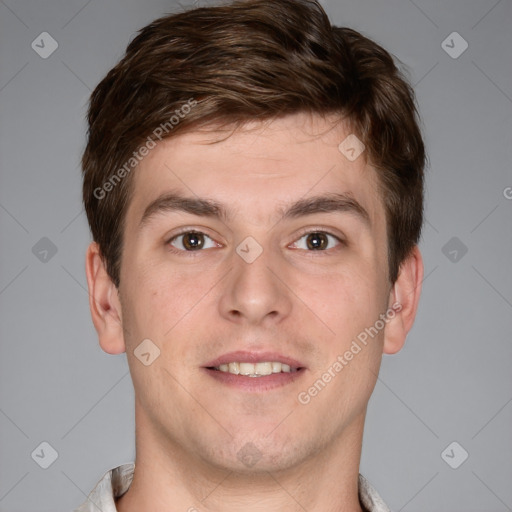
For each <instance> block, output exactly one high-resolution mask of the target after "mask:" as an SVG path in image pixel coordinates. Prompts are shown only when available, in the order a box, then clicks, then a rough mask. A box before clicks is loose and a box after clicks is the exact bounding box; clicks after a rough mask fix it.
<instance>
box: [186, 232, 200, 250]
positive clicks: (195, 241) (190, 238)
mask: <svg viewBox="0 0 512 512" xmlns="http://www.w3.org/2000/svg"><path fill="white" fill-rule="evenodd" d="M203 245H204V236H203V235H202V234H201V233H187V234H186V235H185V236H184V237H183V246H184V247H185V249H187V250H189V251H194V250H197V249H201V247H202V246H203Z"/></svg>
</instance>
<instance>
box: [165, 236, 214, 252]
mask: <svg viewBox="0 0 512 512" xmlns="http://www.w3.org/2000/svg"><path fill="white" fill-rule="evenodd" d="M169 244H171V245H172V246H173V247H174V248H176V249H179V250H180V251H199V250H201V249H211V248H213V247H218V246H219V245H218V244H217V243H216V242H215V241H214V240H212V239H211V238H210V237H209V236H208V235H205V234H204V233H201V232H200V231H187V232H186V233H182V234H181V235H177V236H175V237H173V238H171V239H170V240H169Z"/></svg>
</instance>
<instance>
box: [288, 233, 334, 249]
mask: <svg viewBox="0 0 512 512" xmlns="http://www.w3.org/2000/svg"><path fill="white" fill-rule="evenodd" d="M340 243H341V242H340V239H339V238H338V237H336V236H334V235H330V234H329V233H325V232H324V231H313V232H311V233H306V234H305V235H303V236H301V237H300V238H299V239H298V240H297V241H296V242H294V243H293V244H292V245H291V247H292V248H293V249H304V250H309V251H325V250H326V249H332V248H333V247H336V246H337V245H339V244H340Z"/></svg>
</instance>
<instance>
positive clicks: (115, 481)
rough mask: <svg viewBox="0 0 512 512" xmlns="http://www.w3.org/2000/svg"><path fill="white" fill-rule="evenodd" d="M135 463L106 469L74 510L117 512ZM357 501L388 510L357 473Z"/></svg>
mask: <svg viewBox="0 0 512 512" xmlns="http://www.w3.org/2000/svg"><path fill="white" fill-rule="evenodd" d="M134 469H135V464H134V463H133V462H132V463H130V464H123V465H121V466H118V467H117V468H114V469H111V470H110V471H108V472H107V473H106V474H105V475H104V476H103V478H102V479H101V480H100V481H99V482H98V483H97V484H96V487H95V488H94V489H93V490H92V491H91V493H90V494H89V497H88V498H87V501H86V502H85V503H84V504H83V505H81V506H80V507H78V508H77V509H75V510H74V512H98V510H101V512H117V509H116V505H115V499H116V498H119V497H121V496H122V495H123V494H124V493H125V492H126V491H127V490H128V489H129V487H130V484H131V483H132V480H133V472H134ZM359 501H360V502H361V504H362V505H363V507H364V508H365V509H366V512H390V510H389V508H388V507H387V506H386V504H385V503H384V502H383V501H382V498H381V497H380V496H379V494H378V493H377V491H376V490H375V489H374V488H373V487H372V486H371V485H370V483H369V482H368V480H366V478H364V476H363V475H361V474H360V475H359Z"/></svg>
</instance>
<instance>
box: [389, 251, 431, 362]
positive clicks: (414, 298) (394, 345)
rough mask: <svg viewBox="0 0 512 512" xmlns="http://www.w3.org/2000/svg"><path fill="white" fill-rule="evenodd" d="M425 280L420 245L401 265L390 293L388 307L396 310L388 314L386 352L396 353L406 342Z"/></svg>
mask: <svg viewBox="0 0 512 512" xmlns="http://www.w3.org/2000/svg"><path fill="white" fill-rule="evenodd" d="M422 281H423V260H422V258H421V253H420V250H419V249H418V246H415V247H414V248H413V250H412V251H411V252H410V254H409V256H407V258H406V259H405V260H404V261H403V262H402V264H401V265H400V271H399V274H398V278H397V280H396V281H395V284H394V285H393V288H392V289H391V292H390V294H389V304H388V307H389V308H390V309H393V310H394V311H395V315H394V317H391V315H388V317H389V318H391V319H390V320H389V322H388V323H387V325H386V329H385V331H384V349H383V351H384V354H395V353H396V352H398V351H399V350H400V349H401V348H402V347H403V346H404V343H405V339H406V337H407V333H408V332H409V331H410V330H411V327H412V325H413V323H414V318H415V317H416V311H417V309H418V302H419V299H420V293H421V283H422Z"/></svg>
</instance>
